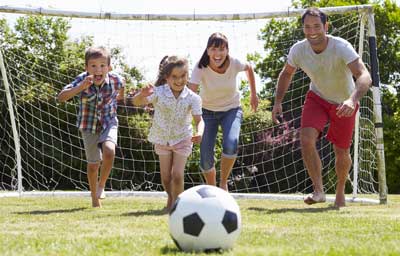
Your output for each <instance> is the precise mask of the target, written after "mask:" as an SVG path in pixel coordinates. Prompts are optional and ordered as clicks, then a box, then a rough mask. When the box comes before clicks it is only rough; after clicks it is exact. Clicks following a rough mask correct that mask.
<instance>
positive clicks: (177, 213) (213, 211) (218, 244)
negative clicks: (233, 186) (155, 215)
mask: <svg viewBox="0 0 400 256" xmlns="http://www.w3.org/2000/svg"><path fill="white" fill-rule="evenodd" d="M169 231H170V234H171V236H172V239H173V240H174V242H175V244H176V246H177V247H178V248H179V249H181V250H183V251H197V252H198V251H211V250H225V249H229V248H231V247H232V246H233V244H234V242H235V241H236V239H237V238H238V236H239V234H240V231H241V215H240V209H239V206H238V204H237V203H236V201H235V199H234V198H233V197H232V196H231V195H230V194H229V193H228V192H226V191H224V190H222V189H220V188H218V187H214V186H209V185H199V186H195V187H192V188H190V189H188V190H186V191H184V192H183V193H181V194H180V195H179V196H178V199H177V200H176V201H175V203H174V205H173V207H172V209H171V212H170V215H169Z"/></svg>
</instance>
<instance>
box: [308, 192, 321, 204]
mask: <svg viewBox="0 0 400 256" xmlns="http://www.w3.org/2000/svg"><path fill="white" fill-rule="evenodd" d="M325 201H326V197H325V193H318V194H317V193H315V192H312V193H311V194H309V195H308V196H306V197H305V198H304V203H306V204H317V203H324V202H325Z"/></svg>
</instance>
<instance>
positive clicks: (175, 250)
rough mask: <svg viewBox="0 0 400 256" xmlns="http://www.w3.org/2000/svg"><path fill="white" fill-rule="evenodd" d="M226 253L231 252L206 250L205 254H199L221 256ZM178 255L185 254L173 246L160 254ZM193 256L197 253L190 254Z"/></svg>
mask: <svg viewBox="0 0 400 256" xmlns="http://www.w3.org/2000/svg"><path fill="white" fill-rule="evenodd" d="M225 252H229V250H220V249H211V250H205V251H203V252H199V253H203V254H213V255H215V254H216V255H219V254H224V253H225ZM177 253H184V252H183V251H181V250H180V249H178V248H177V247H171V246H167V245H166V246H164V247H163V248H161V250H160V254H162V255H164V254H174V255H175V254H177ZM188 253H190V254H191V255H192V254H196V252H188Z"/></svg>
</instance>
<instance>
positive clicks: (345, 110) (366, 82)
mask: <svg viewBox="0 0 400 256" xmlns="http://www.w3.org/2000/svg"><path fill="white" fill-rule="evenodd" d="M347 67H348V68H349V69H350V71H351V73H352V74H353V76H354V77H355V78H356V88H355V90H354V91H353V93H352V94H351V95H350V98H348V99H347V100H345V101H344V102H343V103H342V104H340V105H339V106H338V108H337V112H336V115H337V116H339V117H345V116H351V115H352V114H353V112H354V110H355V109H356V105H357V103H358V102H359V101H360V99H361V98H362V97H363V96H364V95H365V94H366V93H367V92H368V90H369V88H370V86H371V84H372V79H371V75H370V74H369V72H368V70H367V68H366V67H365V65H364V63H363V62H362V60H361V59H360V58H358V59H356V60H354V61H352V62H350V63H349V64H347Z"/></svg>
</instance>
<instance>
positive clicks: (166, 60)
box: [154, 55, 189, 86]
mask: <svg viewBox="0 0 400 256" xmlns="http://www.w3.org/2000/svg"><path fill="white" fill-rule="evenodd" d="M176 67H179V68H180V67H184V68H186V70H189V64H188V60H187V59H186V58H184V57H179V56H176V55H172V56H168V55H166V56H164V57H163V58H162V59H161V61H160V65H159V66H158V77H157V81H156V82H155V84H154V86H160V85H163V84H165V83H166V82H167V79H166V78H167V77H168V76H169V75H171V73H172V70H173V69H174V68H176Z"/></svg>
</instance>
